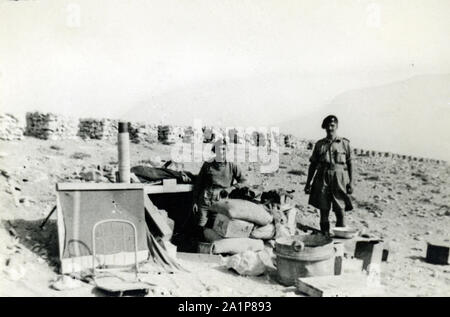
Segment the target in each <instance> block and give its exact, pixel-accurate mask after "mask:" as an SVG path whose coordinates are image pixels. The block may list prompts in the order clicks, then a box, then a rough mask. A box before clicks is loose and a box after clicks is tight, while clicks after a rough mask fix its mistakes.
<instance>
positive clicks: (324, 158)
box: [309, 137, 353, 210]
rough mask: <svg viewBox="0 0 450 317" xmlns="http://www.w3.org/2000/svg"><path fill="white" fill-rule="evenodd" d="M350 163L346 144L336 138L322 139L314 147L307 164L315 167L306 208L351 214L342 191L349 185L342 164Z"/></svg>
mask: <svg viewBox="0 0 450 317" xmlns="http://www.w3.org/2000/svg"><path fill="white" fill-rule="evenodd" d="M351 159H352V157H351V149H350V141H349V140H348V139H346V138H341V137H336V138H335V139H334V140H330V139H328V138H323V139H321V140H319V141H318V142H317V143H316V145H315V146H314V150H313V153H312V155H311V158H310V161H311V163H317V170H316V173H315V175H314V180H313V184H312V186H311V194H310V196H309V204H310V205H312V206H314V207H316V208H318V209H321V210H330V208H331V207H332V208H333V210H352V209H353V206H352V204H351V201H350V197H349V196H348V195H347V191H346V187H347V184H348V183H349V177H348V172H347V170H346V164H347V162H349V161H350V160H351Z"/></svg>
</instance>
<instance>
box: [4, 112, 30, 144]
mask: <svg viewBox="0 0 450 317" xmlns="http://www.w3.org/2000/svg"><path fill="white" fill-rule="evenodd" d="M24 131H25V122H24V120H20V119H19V118H17V117H16V116H14V115H12V114H9V113H3V114H0V140H6V141H12V140H21V139H23V133H24Z"/></svg>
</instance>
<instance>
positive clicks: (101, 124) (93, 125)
mask: <svg viewBox="0 0 450 317" xmlns="http://www.w3.org/2000/svg"><path fill="white" fill-rule="evenodd" d="M118 124H119V123H118V120H112V119H92V118H87V119H86V118H83V119H80V121H79V124H78V136H79V137H80V138H82V139H85V140H86V139H94V140H111V139H116V138H117V128H118Z"/></svg>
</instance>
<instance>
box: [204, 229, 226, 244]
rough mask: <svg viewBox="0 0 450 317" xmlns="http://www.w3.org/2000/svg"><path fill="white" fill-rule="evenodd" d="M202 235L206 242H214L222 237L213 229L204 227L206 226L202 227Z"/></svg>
mask: <svg viewBox="0 0 450 317" xmlns="http://www.w3.org/2000/svg"><path fill="white" fill-rule="evenodd" d="M203 236H204V237H205V240H206V241H208V242H214V241H217V240H222V239H223V238H222V237H221V236H220V234H218V233H217V232H215V231H214V230H213V229H211V228H206V227H205V228H204V229H203Z"/></svg>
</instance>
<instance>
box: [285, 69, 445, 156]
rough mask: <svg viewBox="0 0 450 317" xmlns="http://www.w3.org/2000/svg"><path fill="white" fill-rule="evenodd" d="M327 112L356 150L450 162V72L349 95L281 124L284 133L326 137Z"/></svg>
mask: <svg viewBox="0 0 450 317" xmlns="http://www.w3.org/2000/svg"><path fill="white" fill-rule="evenodd" d="M328 114H335V115H336V116H337V117H338V118H339V120H340V126H339V130H340V131H339V134H340V135H342V136H346V137H347V138H349V139H350V140H351V142H352V144H353V146H355V147H360V148H365V149H375V150H380V151H392V152H396V153H404V154H411V155H416V156H423V157H432V158H439V159H444V160H447V161H450V74H445V75H421V76H415V77H412V78H410V79H407V80H404V81H398V82H394V83H390V84H386V85H382V86H376V87H369V88H365V89H358V90H352V91H348V92H345V93H342V94H340V95H338V96H336V97H335V98H334V99H332V101H331V102H330V103H329V104H327V105H326V106H324V107H322V108H320V109H319V110H318V111H315V112H313V113H310V114H308V115H304V116H301V117H299V118H296V119H294V120H291V121H288V122H285V123H283V124H281V130H282V131H285V132H288V133H292V134H294V135H296V136H299V137H304V138H314V139H316V138H320V137H323V135H324V131H323V130H321V128H320V124H321V121H322V119H323V118H324V117H325V116H326V115H328Z"/></svg>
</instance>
